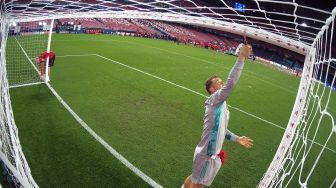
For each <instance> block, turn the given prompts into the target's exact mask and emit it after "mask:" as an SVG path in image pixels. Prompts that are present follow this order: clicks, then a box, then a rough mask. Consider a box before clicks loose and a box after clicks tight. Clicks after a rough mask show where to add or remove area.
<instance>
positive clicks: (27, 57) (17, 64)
mask: <svg viewBox="0 0 336 188" xmlns="http://www.w3.org/2000/svg"><path fill="white" fill-rule="evenodd" d="M8 27H9V29H8V37H7V45H6V62H7V63H6V68H7V75H8V82H9V85H10V87H18V86H26V85H29V84H37V83H42V82H43V80H44V77H42V75H44V72H45V65H43V64H42V63H36V62H35V60H36V58H37V57H39V55H40V54H41V53H42V52H44V51H47V47H48V36H49V35H48V34H49V30H50V21H46V20H42V21H34V22H14V21H13V22H9V23H8Z"/></svg>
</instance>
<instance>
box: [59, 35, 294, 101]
mask: <svg viewBox="0 0 336 188" xmlns="http://www.w3.org/2000/svg"><path fill="white" fill-rule="evenodd" d="M56 41H102V42H109V41H113V42H119V43H128V44H136V45H141V46H146V47H149V48H153V49H156V50H160V51H164V52H167V53H170V54H175V55H179V56H183V57H187V58H190V59H194V60H197V62H203V63H207V64H210V65H214V66H218V67H221V68H224V69H228V68H226V67H224V66H220V65H218V64H215V63H213V62H211V61H209V60H205V59H201V58H197V57H193V56H189V55H186V54H182V53H178V52H174V51H170V50H166V49H163V48H159V47H156V46H150V45H146V44H139V43H136V42H130V41H120V40H113V39H110V40H96V39H73V40H56ZM245 72H246V73H248V74H245V75H246V76H250V77H254V78H255V79H258V80H260V81H262V82H265V83H267V84H269V85H272V86H274V87H278V88H280V89H282V90H284V91H287V92H288V93H293V94H296V93H295V92H294V91H293V90H291V89H289V88H285V87H282V86H279V85H278V84H274V83H272V82H271V81H268V80H265V79H262V78H260V77H259V76H260V75H257V74H255V73H254V72H251V71H246V70H245Z"/></svg>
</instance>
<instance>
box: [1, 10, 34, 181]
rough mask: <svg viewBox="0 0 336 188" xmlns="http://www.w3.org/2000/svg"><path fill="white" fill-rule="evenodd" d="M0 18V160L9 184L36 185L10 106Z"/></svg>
mask: <svg viewBox="0 0 336 188" xmlns="http://www.w3.org/2000/svg"><path fill="white" fill-rule="evenodd" d="M0 14H1V15H0V18H1V32H0V33H1V38H0V43H1V55H0V92H1V95H0V106H1V108H0V140H1V142H0V159H1V160H0V161H1V163H2V164H4V168H5V170H6V171H7V172H8V174H9V175H10V176H11V178H10V181H11V182H10V184H11V185H13V186H15V187H20V186H23V187H37V185H36V183H35V182H34V180H33V178H32V176H31V173H30V169H29V166H28V164H27V162H26V159H25V156H24V154H23V152H22V149H21V144H20V141H19V136H18V131H17V127H16V125H15V122H14V117H13V112H12V106H11V102H10V97H9V84H8V80H7V71H6V68H5V65H6V59H5V48H6V40H7V33H8V24H7V23H6V20H5V17H4V16H5V15H3V14H2V12H0Z"/></svg>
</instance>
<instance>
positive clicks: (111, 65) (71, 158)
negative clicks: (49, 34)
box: [8, 34, 336, 188]
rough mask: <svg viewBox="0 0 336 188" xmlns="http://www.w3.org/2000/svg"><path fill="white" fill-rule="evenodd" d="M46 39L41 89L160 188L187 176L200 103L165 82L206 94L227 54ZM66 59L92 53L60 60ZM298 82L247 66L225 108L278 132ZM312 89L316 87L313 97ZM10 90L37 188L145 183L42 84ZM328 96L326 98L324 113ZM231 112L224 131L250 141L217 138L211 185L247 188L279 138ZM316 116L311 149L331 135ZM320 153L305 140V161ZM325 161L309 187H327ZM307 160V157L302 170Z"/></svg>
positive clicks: (329, 160) (331, 159)
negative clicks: (46, 67) (219, 147)
mask: <svg viewBox="0 0 336 188" xmlns="http://www.w3.org/2000/svg"><path fill="white" fill-rule="evenodd" d="M52 39H53V40H52V50H53V51H55V52H56V54H57V57H56V63H55V66H54V67H53V69H52V74H51V80H52V81H51V85H52V86H53V87H54V89H55V90H56V91H57V92H58V94H59V95H60V96H61V97H62V98H63V99H64V100H65V101H66V102H67V103H68V104H69V106H70V107H71V108H72V109H73V110H74V111H75V112H76V113H77V114H78V115H79V116H80V117H81V118H82V119H83V120H84V121H85V122H86V123H87V124H88V125H89V126H90V127H91V128H92V129H93V130H94V131H95V132H96V133H97V134H98V135H100V136H101V137H102V138H103V139H104V140H105V141H106V142H107V143H108V144H109V145H111V146H112V147H113V148H115V149H116V150H117V151H118V152H119V153H120V154H122V155H123V156H124V157H125V158H126V159H128V160H129V161H130V162H131V163H132V164H134V165H135V166H136V167H138V168H139V169H140V170H141V171H143V172H144V173H145V174H147V175H148V176H150V177H151V178H153V179H154V180H155V181H156V182H158V183H159V184H161V185H163V186H164V187H172V188H173V187H180V186H181V185H182V183H183V181H184V179H185V178H186V177H187V176H188V175H190V174H191V165H192V158H193V152H194V148H195V146H196V145H197V143H198V142H199V140H200V136H201V132H202V120H203V113H204V101H205V97H204V96H201V95H198V94H196V93H193V92H191V91H189V90H186V89H183V88H181V87H178V86H176V85H174V84H177V85H180V86H183V87H185V88H188V89H190V90H193V91H196V92H199V93H201V94H203V95H206V94H207V93H206V91H205V89H204V86H203V84H204V81H205V80H206V79H207V78H208V77H209V76H211V75H213V74H216V75H220V76H221V77H222V78H223V79H226V77H227V75H228V73H229V71H230V69H231V67H232V66H233V65H234V62H235V57H234V56H228V55H224V54H222V53H217V52H214V51H210V50H206V49H201V48H196V47H192V46H185V45H176V44H175V43H172V42H168V41H161V40H152V39H142V38H133V37H118V36H111V35H100V36H97V35H67V34H59V35H57V34H55V35H53V38H52ZM14 46H15V45H14ZM18 50H20V49H18ZM75 54H82V55H85V54H98V55H100V56H98V55H87V56H68V55H75ZM107 59H110V60H114V61H118V62H120V63H123V64H125V65H127V66H130V67H134V68H136V69H139V70H141V71H143V72H139V71H136V70H134V69H131V68H128V67H125V66H122V65H120V64H117V63H115V62H113V61H110V60H107ZM8 63H10V62H8ZM144 72H146V73H149V74H151V75H154V76H157V77H159V78H162V79H164V80H166V81H169V82H171V83H174V84H171V83H168V82H166V81H164V80H162V79H161V80H160V79H158V78H155V77H153V76H150V75H148V74H145V73H144ZM299 82H300V79H299V78H297V77H295V76H291V75H289V74H287V73H283V72H280V71H278V70H273V69H270V68H269V67H266V66H264V65H262V64H258V63H254V62H251V61H248V62H246V64H245V68H244V70H243V73H242V76H241V78H240V80H239V82H238V85H237V86H236V88H235V90H234V91H233V92H232V94H231V96H230V97H229V99H228V104H229V105H231V106H232V107H235V108H239V109H241V110H243V111H245V112H247V113H250V114H253V115H255V116H258V117H260V118H262V119H264V120H267V121H269V122H272V123H274V124H276V125H279V126H281V127H283V128H285V127H286V126H287V122H288V119H289V117H290V114H291V111H292V108H293V105H294V101H295V97H296V93H297V89H298V86H299ZM322 89H323V88H322ZM321 92H322V90H321V88H320V90H319V91H317V93H321ZM325 92H328V94H329V90H326V91H325ZM10 94H11V101H12V105H13V109H14V117H15V120H16V124H17V126H18V129H19V136H20V141H21V144H22V147H23V151H24V153H25V155H26V157H27V160H28V163H29V165H30V167H31V170H32V174H33V177H34V178H35V180H36V182H37V183H38V184H39V185H40V187H149V186H148V185H147V184H146V183H145V182H143V181H142V180H141V179H140V178H139V177H137V176H136V175H135V174H133V173H132V172H131V171H130V170H129V169H127V168H126V167H125V166H123V165H122V164H121V163H120V162H119V161H118V160H117V159H115V158H114V157H113V156H112V155H111V154H109V152H108V151H107V150H105V149H104V148H103V147H102V146H101V145H100V144H99V143H98V142H96V141H95V140H94V138H92V137H91V136H90V135H89V134H88V133H87V132H86V131H85V130H84V129H83V128H82V127H81V126H80V125H79V124H78V123H77V122H76V121H75V120H74V118H73V117H72V116H71V115H70V114H69V113H68V112H67V111H66V110H65V109H64V108H63V106H62V105H61V104H60V103H59V102H58V101H57V99H56V98H55V97H54V96H53V95H52V93H51V92H50V91H49V90H48V88H47V87H46V86H45V85H35V86H30V87H22V88H14V89H11V90H10ZM325 95H326V94H325ZM335 97H336V96H335V92H333V93H331V97H330V98H331V100H330V102H329V108H330V112H333V117H335V110H336V108H335V106H336V105H335V104H336V100H335ZM322 101H323V102H325V103H326V102H327V101H326V100H325V99H322ZM235 108H230V122H229V129H230V130H231V131H233V132H235V133H236V134H238V135H246V136H249V137H251V138H252V139H253V140H254V142H255V145H254V147H253V148H251V149H245V148H243V147H241V146H240V145H238V144H236V143H232V142H230V141H225V143H224V149H225V150H226V152H227V154H228V157H227V161H226V164H225V166H224V167H223V168H222V169H221V170H220V172H219V173H218V175H217V177H216V178H215V181H214V183H213V186H212V187H256V185H257V184H258V182H259V180H260V179H261V177H262V176H263V173H264V172H265V171H266V169H267V167H268V165H269V163H270V162H271V160H272V159H273V156H274V154H275V151H276V150H277V147H278V145H279V143H280V140H281V138H282V135H283V133H284V130H283V129H281V128H279V127H276V126H274V125H272V124H271V123H267V122H265V121H262V120H260V119H257V118H255V117H253V116H251V115H248V114H246V113H243V112H241V111H239V110H236V109H235ZM316 118H317V120H316V121H318V118H319V115H317V116H316ZM325 119H326V120H323V121H322V123H321V124H322V125H328V126H321V128H320V129H319V134H318V135H317V137H316V141H317V142H320V143H324V141H325V139H326V137H327V136H328V135H329V134H330V133H331V128H332V127H330V121H331V120H330V118H325ZM324 121H325V122H324ZM313 136H314V135H313V134H310V135H309V137H310V138H312V137H313ZM335 144H336V139H335V134H334V135H333V136H332V137H331V140H330V141H329V143H328V145H327V146H328V147H329V148H331V149H333V150H336V147H335ZM320 149H321V147H320V146H318V145H316V144H313V148H312V152H311V153H312V155H313V158H314V157H316V156H317V151H320ZM335 156H336V153H335V152H332V151H329V150H326V151H325V152H324V155H323V156H322V158H321V160H320V162H319V163H318V166H317V167H316V173H314V176H313V178H311V179H310V181H309V182H308V183H309V184H308V185H309V186H310V187H316V186H319V187H327V186H329V185H330V184H331V182H332V180H333V178H334V175H335V173H336V169H335V166H334V164H335V162H336V158H335ZM314 161H315V160H307V166H311V165H312V162H314ZM296 174H298V173H296ZM304 177H305V174H303V175H302V178H304ZM295 183H296V181H295ZM293 187H297V185H295V186H294V185H293Z"/></svg>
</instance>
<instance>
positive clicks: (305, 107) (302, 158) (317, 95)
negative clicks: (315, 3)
mask: <svg viewBox="0 0 336 188" xmlns="http://www.w3.org/2000/svg"><path fill="white" fill-rule="evenodd" d="M335 13H336V9H334V11H333V15H332V16H331V17H330V18H329V19H328V20H327V21H326V25H325V26H324V27H323V28H322V30H321V31H320V32H319V34H318V37H317V38H316V39H315V41H314V43H313V45H312V48H311V50H310V52H309V54H308V55H307V56H306V60H305V65H304V72H303V74H302V79H301V84H300V89H299V92H298V95H297V98H296V103H295V105H294V108H293V112H292V116H291V118H290V121H289V122H288V127H287V129H286V132H285V134H284V136H283V139H282V142H281V144H280V146H279V148H278V151H277V153H276V155H275V156H274V159H273V162H272V164H271V165H270V167H269V169H268V171H267V173H266V174H265V176H264V178H263V179H262V181H261V182H260V185H259V187H319V186H322V187H327V186H328V187H334V186H335V185H336V184H335V180H336V167H335V164H332V163H330V164H328V163H327V164H328V165H327V166H320V165H319V164H320V162H321V160H324V161H330V159H331V158H334V157H335V155H336V151H335V150H336V148H335V143H336V136H335V134H336V124H335V123H336V122H335V117H336V108H335V106H336V92H335V88H336V81H335V78H336V74H335V70H336V59H335V57H336V51H335V50H336V49H335V48H334V46H335V40H336V39H335V36H334V35H335V33H334V25H335ZM316 174H319V175H318V176H316ZM314 175H315V176H314ZM321 177H322V178H323V179H319V178H321Z"/></svg>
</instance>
